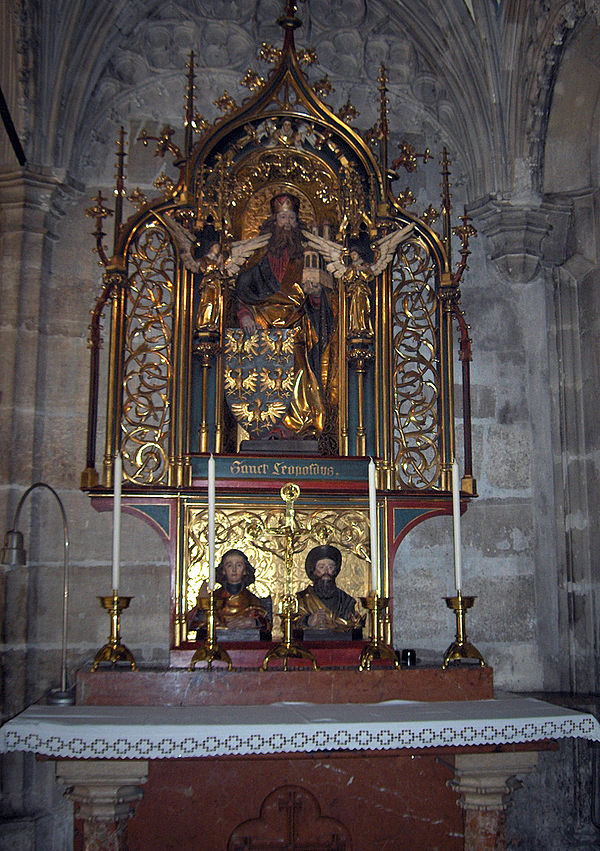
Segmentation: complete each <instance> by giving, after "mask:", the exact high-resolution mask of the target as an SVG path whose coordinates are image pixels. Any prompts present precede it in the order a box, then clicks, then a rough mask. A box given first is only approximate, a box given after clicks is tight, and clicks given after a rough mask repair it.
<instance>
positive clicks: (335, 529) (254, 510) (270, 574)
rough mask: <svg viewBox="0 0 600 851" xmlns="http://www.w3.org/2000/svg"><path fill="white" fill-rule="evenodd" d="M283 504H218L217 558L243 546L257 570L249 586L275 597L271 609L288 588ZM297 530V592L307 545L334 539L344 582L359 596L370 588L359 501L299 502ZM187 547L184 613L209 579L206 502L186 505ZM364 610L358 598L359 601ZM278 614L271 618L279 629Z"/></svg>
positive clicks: (364, 513) (365, 520)
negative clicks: (315, 504)
mask: <svg viewBox="0 0 600 851" xmlns="http://www.w3.org/2000/svg"><path fill="white" fill-rule="evenodd" d="M284 516H285V514H284V505H283V503H282V502H281V501H278V502H274V501H266V500H265V501H264V503H263V504H261V503H260V501H259V500H253V503H252V507H251V508H247V507H239V506H233V505H232V506H231V507H226V508H222V509H220V510H219V509H218V510H217V512H216V522H215V539H216V564H218V563H219V561H220V560H221V558H222V556H223V554H224V553H225V552H226V551H227V550H230V549H238V550H242V551H243V552H244V553H245V554H246V555H247V556H248V559H249V560H250V563H251V564H252V565H253V567H254V569H255V572H256V581H255V583H254V585H252V586H250V590H251V591H252V592H253V593H254V594H256V595H257V596H258V597H267V596H268V595H269V594H270V595H271V597H272V599H273V612H274V613H276V612H277V611H278V605H279V602H280V600H281V597H282V595H283V593H284V581H285V578H284V577H285V567H284V559H285V537H284V536H283V535H282V534H281V527H282V524H283V523H284ZM295 520H296V523H297V528H298V529H299V532H298V535H297V537H296V540H295V542H294V570H293V580H292V587H293V591H294V593H295V592H296V591H299V590H300V589H302V588H305V587H306V586H307V585H308V584H309V582H310V580H309V579H308V577H307V575H306V572H305V570H304V561H305V559H306V556H307V554H308V552H309V550H311V549H312V547H316V546H319V545H320V544H332V545H333V546H336V547H337V548H338V549H339V550H340V552H341V553H342V569H341V571H340V573H339V575H338V577H337V583H338V585H339V586H340V588H343V589H344V591H347V592H348V593H349V594H351V595H352V596H353V597H355V598H356V599H358V598H359V597H361V596H364V595H365V594H367V593H368V590H369V585H370V575H371V573H370V561H369V511H368V508H367V507H366V506H365V507H362V505H360V504H358V503H357V504H356V505H352V504H349V502H348V500H346V502H345V503H342V502H340V503H339V504H337V503H336V504H335V505H333V504H330V505H329V506H328V507H327V508H323V509H317V510H312V509H310V508H304V507H301V506H300V507H299V506H298V505H297V506H296V509H295ZM185 528H186V537H185V539H186V540H187V550H186V553H185V556H184V577H183V578H184V582H183V601H182V609H183V615H184V617H185V614H186V613H187V612H189V611H190V609H192V608H193V607H194V605H195V604H196V598H197V596H198V589H199V588H200V586H201V585H202V583H203V582H204V581H205V580H208V537H207V511H206V508H205V507H204V506H198V505H188V506H187V507H186V512H185ZM357 609H358V610H360V603H358V605H357ZM279 627H280V624H279V619H278V618H275V623H274V624H273V629H274V634H275V635H280V628H279Z"/></svg>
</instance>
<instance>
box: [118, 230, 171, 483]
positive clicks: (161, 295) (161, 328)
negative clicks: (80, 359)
mask: <svg viewBox="0 0 600 851" xmlns="http://www.w3.org/2000/svg"><path fill="white" fill-rule="evenodd" d="M128 261H129V269H130V275H129V290H128V302H127V305H128V309H127V316H126V321H125V345H124V363H123V410H122V419H121V429H122V435H121V447H122V451H123V472H124V475H125V478H126V479H127V480H128V481H131V482H137V483H138V484H160V483H162V482H165V481H166V476H167V469H168V453H169V427H170V395H171V376H172V361H171V338H172V315H173V282H174V281H175V277H176V264H175V255H174V251H173V246H172V244H171V241H170V239H169V236H168V234H167V231H166V230H165V228H164V227H163V226H162V225H160V224H158V223H157V222H149V223H146V225H145V226H143V227H142V228H140V229H139V230H138V231H137V233H136V234H135V236H134V237H133V239H132V241H131V243H130V245H129V252H128ZM131 270H132V271H131Z"/></svg>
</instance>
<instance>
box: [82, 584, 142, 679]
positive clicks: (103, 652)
mask: <svg viewBox="0 0 600 851" xmlns="http://www.w3.org/2000/svg"><path fill="white" fill-rule="evenodd" d="M98 599H99V600H100V605H101V606H102V608H103V609H105V610H106V611H107V612H108V613H109V615H110V636H109V639H108V643H107V644H105V645H104V647H101V648H100V650H98V652H97V653H96V656H95V658H94V663H93V665H92V671H97V670H98V666H99V665H101V664H102V663H103V662H108V663H109V664H110V665H111V666H112V667H113V668H114V667H115V666H116V665H117V664H118V663H119V662H125V663H127V664H128V665H129V666H130V668H131V670H132V671H137V665H136V664H135V659H134V657H133V653H131V651H130V650H128V649H127V647H125V645H124V644H121V634H120V632H121V612H122V611H123V610H124V609H127V608H128V607H129V603H130V602H131V600H133V597H119V596H118V594H117V593H116V592H113V594H112V595H111V596H106V597H98Z"/></svg>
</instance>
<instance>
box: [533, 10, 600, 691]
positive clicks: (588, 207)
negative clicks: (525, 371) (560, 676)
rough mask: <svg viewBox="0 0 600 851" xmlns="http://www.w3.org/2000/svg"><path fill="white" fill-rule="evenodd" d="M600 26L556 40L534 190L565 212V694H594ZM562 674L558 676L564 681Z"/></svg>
mask: <svg viewBox="0 0 600 851" xmlns="http://www.w3.org/2000/svg"><path fill="white" fill-rule="evenodd" d="M592 51H593V52H594V54H595V55H596V56H597V55H598V51H600V29H599V28H598V26H597V25H596V23H595V22H594V21H593V20H592V19H591V18H589V17H588V18H586V19H585V20H583V21H582V22H581V23H580V24H579V25H578V26H577V27H576V28H575V30H574V31H573V33H572V35H571V36H570V38H569V39H568V41H567V43H566V44H565V49H564V53H563V56H562V60H561V64H560V67H559V69H558V72H557V74H556V79H555V83H554V88H553V94H552V103H551V108H550V113H549V117H548V124H547V135H546V139H545V146H544V168H543V189H544V192H545V193H546V195H547V196H548V195H550V196H554V197H559V198H560V199H561V200H562V201H563V202H568V203H569V204H570V205H571V209H572V227H571V234H570V238H569V253H570V254H571V257H570V259H569V260H568V262H567V263H565V264H563V265H562V266H560V267H557V268H556V269H555V273H554V309H555V321H556V350H557V351H556V354H557V365H556V369H557V379H558V382H557V383H558V397H557V410H556V415H557V429H556V436H555V441H554V453H555V465H556V467H555V469H556V470H557V476H556V483H555V498H556V504H557V507H558V511H559V513H558V515H557V516H558V532H559V535H558V538H557V540H558V542H559V553H558V570H559V577H558V578H559V588H560V589H561V590H560V591H559V612H560V614H561V617H560V622H561V627H560V629H561V644H562V646H563V647H565V648H567V649H568V657H569V664H568V666H567V668H568V682H566V681H565V682H564V683H563V687H568V688H570V689H571V690H573V691H580V692H581V691H588V690H589V691H593V690H595V689H596V688H597V684H598V679H599V672H598V661H597V656H598V646H599V636H598V626H597V619H598V618H597V614H598V603H599V600H598V594H599V588H600V566H599V564H598V559H597V553H598V546H599V543H600V536H599V535H598V530H597V528H596V527H595V524H594V522H593V521H592V520H591V517H592V516H593V507H594V506H595V505H597V504H598V498H599V494H600V471H599V469H598V462H597V459H598V456H599V454H600V429H599V427H598V415H597V408H598V405H597V393H598V391H597V388H598V382H599V379H600V345H599V343H598V340H599V339H600V311H599V309H598V292H599V289H600V252H599V249H598V242H599V239H600V216H599V214H598V212H597V206H598V199H599V197H600V174H599V167H598V166H599V159H600V143H599V135H598V134H599V128H600V71H599V70H598V68H597V67H596V65H595V64H594V63H593V62H591V61H590V60H588V58H587V57H588V56H591V55H592ZM565 676H566V675H565Z"/></svg>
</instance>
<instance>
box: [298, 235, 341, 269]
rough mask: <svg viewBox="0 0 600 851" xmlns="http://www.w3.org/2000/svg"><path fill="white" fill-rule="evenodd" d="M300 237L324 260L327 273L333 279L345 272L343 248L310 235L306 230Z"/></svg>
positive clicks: (327, 240)
mask: <svg viewBox="0 0 600 851" xmlns="http://www.w3.org/2000/svg"><path fill="white" fill-rule="evenodd" d="M302 236H303V237H304V239H305V240H306V241H307V242H308V244H309V245H310V247H311V248H312V249H313V250H314V251H317V252H318V253H319V254H320V255H321V256H322V257H323V258H324V259H325V263H326V269H327V271H328V272H329V273H330V274H332V275H333V276H334V277H335V278H341V277H342V275H343V274H344V272H345V271H346V266H345V264H344V246H343V245H340V244H339V243H337V242H332V241H331V240H330V239H325V238H324V237H322V236H317V234H315V233H311V232H310V231H308V230H303V231H302Z"/></svg>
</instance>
